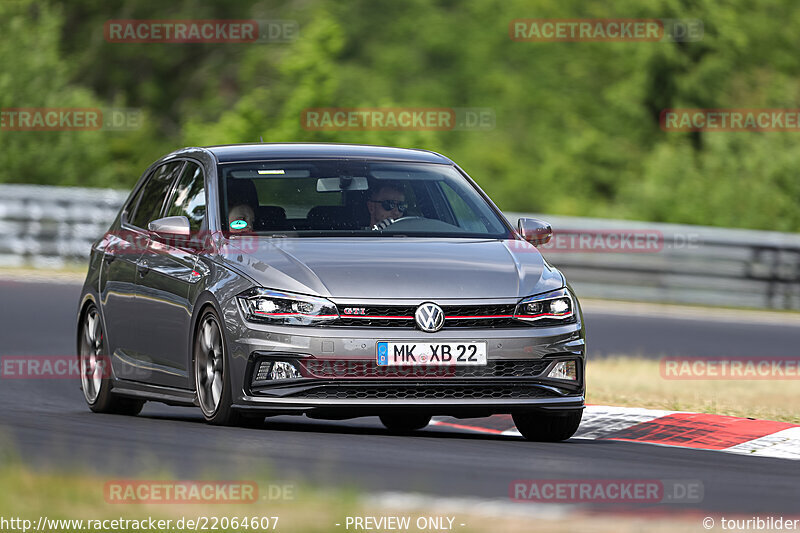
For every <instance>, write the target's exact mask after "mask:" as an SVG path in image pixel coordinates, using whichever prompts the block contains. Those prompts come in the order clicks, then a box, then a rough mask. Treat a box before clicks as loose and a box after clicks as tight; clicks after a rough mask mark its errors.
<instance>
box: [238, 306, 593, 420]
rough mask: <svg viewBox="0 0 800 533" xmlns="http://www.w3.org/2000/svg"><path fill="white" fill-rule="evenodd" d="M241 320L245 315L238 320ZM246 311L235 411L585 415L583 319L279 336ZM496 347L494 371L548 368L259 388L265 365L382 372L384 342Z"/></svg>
mask: <svg viewBox="0 0 800 533" xmlns="http://www.w3.org/2000/svg"><path fill="white" fill-rule="evenodd" d="M234 313H235V315H234ZM238 315H239V313H238V312H237V310H236V309H231V310H230V314H229V313H226V316H228V317H230V318H231V320H226V321H225V322H226V327H227V329H228V331H227V337H228V342H229V350H228V353H229V354H230V356H231V357H230V358H229V360H230V361H231V367H232V368H231V370H232V372H231V380H232V386H233V391H234V395H233V407H234V408H235V409H239V410H248V411H260V412H263V413H265V414H300V413H305V414H308V415H309V416H319V417H325V418H350V417H356V416H367V415H376V414H382V413H386V412H388V411H403V412H408V411H416V412H425V413H428V414H431V415H450V416H488V415H491V414H497V413H513V412H517V411H522V410H576V409H582V408H583V406H584V392H585V386H584V383H585V380H584V375H585V340H584V329H583V327H582V317H581V316H580V315H579V316H578V319H577V321H576V322H574V323H571V324H564V325H558V326H546V327H515V328H505V329H502V328H497V329H458V330H454V329H451V330H442V331H439V332H437V333H434V334H430V333H424V332H422V331H418V330H398V329H391V328H386V329H381V328H344V327H325V328H323V327H303V326H274V325H262V324H253V323H248V322H244V321H243V320H241V317H240V316H238ZM387 340H403V341H408V342H420V341H430V342H448V341H460V340H472V341H474V340H478V341H485V342H486V343H487V350H488V354H487V355H488V361H489V363H490V364H494V363H497V362H508V361H515V362H539V363H540V364H539V366H538V368H540V369H543V370H541V371H540V372H539V373H538V374H533V375H516V374H515V375H505V376H504V375H489V376H486V375H483V376H467V377H464V376H459V375H455V374H454V375H451V376H433V377H430V378H428V377H425V378H424V379H420V377H419V376H418V375H414V376H409V377H403V376H398V377H390V378H387V377H385V376H375V375H372V374H367V376H366V377H356V376H353V375H351V374H343V375H331V376H322V377H320V376H319V375H307V374H304V377H302V378H299V379H291V380H277V381H274V382H269V381H260V382H259V381H255V382H254V379H253V376H254V372H256V371H257V367H258V364H259V362H260V361H262V360H277V361H290V362H295V363H297V362H300V363H301V364H302V362H303V361H316V362H318V363H319V362H329V363H331V364H335V363H337V362H341V361H347V362H349V363H353V362H356V363H359V362H361V363H365V364H369V363H374V361H375V359H376V352H375V346H376V343H377V342H379V341H387ZM565 359H572V360H575V361H576V363H577V370H578V372H577V373H578V375H577V380H574V381H571V380H560V379H552V378H547V377H546V375H547V373H548V371H549V369H551V368H552V365H553V364H555V362H556V361H560V360H565Z"/></svg>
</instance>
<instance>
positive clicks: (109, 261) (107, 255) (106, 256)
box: [103, 252, 117, 265]
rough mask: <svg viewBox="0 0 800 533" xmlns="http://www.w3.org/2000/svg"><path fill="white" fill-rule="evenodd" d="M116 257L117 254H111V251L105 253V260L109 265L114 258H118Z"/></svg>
mask: <svg viewBox="0 0 800 533" xmlns="http://www.w3.org/2000/svg"><path fill="white" fill-rule="evenodd" d="M116 258H117V256H116V255H114V254H111V253H108V252H105V253H103V261H105V262H106V264H107V265H110V264H111V263H113V262H114V259H116Z"/></svg>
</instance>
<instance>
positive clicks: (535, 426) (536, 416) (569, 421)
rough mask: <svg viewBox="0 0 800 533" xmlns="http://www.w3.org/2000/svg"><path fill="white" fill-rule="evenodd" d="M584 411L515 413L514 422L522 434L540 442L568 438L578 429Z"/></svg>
mask: <svg viewBox="0 0 800 533" xmlns="http://www.w3.org/2000/svg"><path fill="white" fill-rule="evenodd" d="M582 416H583V411H569V412H567V413H514V414H513V415H512V417H513V419H514V424H516V426H517V429H518V430H519V432H520V433H522V436H523V437H525V438H526V439H528V440H532V441H538V442H558V441H562V440H567V439H568V438H570V437H571V436H573V435H574V434H575V432H576V431H578V426H579V425H580V423H581V417H582Z"/></svg>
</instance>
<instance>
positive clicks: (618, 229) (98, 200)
mask: <svg viewBox="0 0 800 533" xmlns="http://www.w3.org/2000/svg"><path fill="white" fill-rule="evenodd" d="M127 194H128V193H127V192H126V191H118V190H111V189H83V188H73V187H49V186H37V185H0V266H17V267H21V266H26V265H33V266H36V267H61V266H65V265H70V264H75V263H84V262H85V261H86V258H87V256H88V251H89V248H90V246H91V243H92V242H93V241H94V240H95V239H96V238H97V237H98V236H100V235H102V234H103V232H105V231H106V229H107V228H108V226H109V225H110V223H111V221H112V220H113V219H114V217H115V216H116V213H117V211H118V209H119V207H120V205H122V202H123V201H124V200H125V198H126V197H127ZM506 216H507V217H508V219H509V221H511V222H512V223H513V224H514V225H516V222H517V219H518V218H519V217H520V216H531V217H534V218H541V219H544V220H547V221H548V222H550V223H551V224H552V226H553V228H554V238H553V240H552V241H551V243H550V244H548V245H545V246H541V247H540V250H541V251H542V253H543V255H544V256H545V257H546V258H547V260H548V261H549V262H550V263H552V264H553V265H555V266H557V267H558V268H559V269H561V270H563V272H564V273H565V274H566V275H567V277H568V278H569V280H570V282H571V283H572V285H573V288H574V289H575V291H576V292H577V293H578V295H579V296H585V297H593V298H611V299H621V300H638V301H658V302H674V303H686V304H701V305H719V306H732V307H753V308H769V309H795V310H800V234H792V233H779V232H768V231H753V230H737V229H724V228H712V227H703V226H688V225H677V224H655V223H646V222H633V221H622V220H606V219H591V218H582V217H561V216H550V215H543V214H538V215H537V214H533V215H528V214H526V215H522V214H520V213H506ZM581 239H583V240H581ZM637 243H638V245H641V246H639V247H637V246H636V245H637ZM626 246H627V247H626Z"/></svg>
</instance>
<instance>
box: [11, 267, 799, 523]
mask: <svg viewBox="0 0 800 533" xmlns="http://www.w3.org/2000/svg"><path fill="white" fill-rule="evenodd" d="M78 291H79V287H78V286H77V285H60V284H53V283H43V284H36V283H17V282H11V281H0V345H1V346H2V348H0V355H60V354H70V353H73V351H74V347H73V339H74V313H75V306H76V303H77V298H78ZM586 322H587V339H588V345H589V348H590V357H592V356H600V355H607V354H613V353H627V354H638V355H644V356H648V357H659V356H661V355H685V356H693V355H709V356H711V355H746V356H758V355H760V356H785V355H793V354H794V353H796V347H797V344H798V343H797V341H798V339H800V328H798V327H796V326H791V325H786V324H774V325H772V324H764V323H758V324H755V323H750V322H749V321H747V320H746V319H744V320H743V321H740V322H738V323H737V322H736V321H724V322H722V321H715V320H708V321H704V320H702V319H697V318H694V319H691V320H688V319H684V318H656V317H648V316H641V315H639V316H633V317H631V316H625V315H624V314H622V313H616V314H606V313H602V312H601V313H597V312H595V311H590V312H587V313H586ZM0 402H1V403H0V438H2V439H3V442H2V444H1V445H0V447H2V448H3V449H10V448H13V449H16V450H17V451H18V452H19V454H20V455H21V456H22V458H23V459H24V460H25V461H26V462H27V463H29V464H32V465H36V466H39V467H47V466H56V467H60V468H63V467H67V468H69V469H72V470H73V471H86V472H93V473H98V474H100V475H102V476H107V477H109V478H111V477H119V476H133V475H136V476H141V475H147V474H148V473H150V474H154V473H159V472H163V471H165V470H167V471H169V472H171V473H173V474H174V475H176V476H179V477H182V478H186V479H200V478H206V477H218V478H223V479H235V478H237V476H238V478H240V479H249V478H248V476H251V477H252V475H253V473H254V472H269V473H270V474H271V475H273V476H275V478H276V479H278V478H279V479H283V480H287V481H296V480H301V481H305V482H312V483H315V484H321V485H325V486H336V487H342V486H348V487H356V488H359V489H362V490H365V491H367V492H369V493H377V492H388V491H392V492H394V491H401V492H422V493H427V494H431V495H440V496H447V497H481V498H491V499H496V500H498V501H506V502H508V501H509V500H508V488H509V483H511V482H512V481H513V480H519V479H571V480H575V479H609V478H616V479H679V480H699V481H701V482H702V483H703V486H704V498H703V501H702V502H701V503H699V504H696V505H694V506H688V505H682V504H662V505H660V506H658V510H659V511H660V512H666V513H671V512H673V511H674V512H679V511H690V512H691V511H696V512H701V513H709V514H714V513H717V514H725V513H727V514H733V513H736V514H757V515H761V516H764V515H776V516H777V515H784V516H789V515H798V514H800V503H798V502H800V484H798V482H797V479H798V476H799V475H800V461H790V460H784V459H771V458H756V457H747V456H740V455H733V454H724V453H718V452H713V451H701V450H691V449H682V448H672V447H664V446H654V445H647V444H639V443H631V442H618V441H602V440H584V439H573V440H571V441H569V442H566V443H558V444H541V443H530V442H527V441H525V440H523V439H521V438H518V437H512V436H495V435H478V434H468V433H465V432H459V431H458V430H454V429H448V428H442V427H436V428H429V429H426V430H424V431H422V432H419V433H418V434H417V435H415V436H410V437H400V436H394V435H390V434H389V433H387V432H386V431H385V430H383V429H382V426H381V425H380V423H379V422H378V421H377V419H372V418H361V419H355V420H352V421H344V422H326V421H313V420H308V419H305V418H298V417H294V418H293V417H276V418H270V419H267V421H266V423H265V424H264V427H263V428H262V429H243V428H219V427H210V426H207V425H205V424H204V423H203V421H202V418H201V416H200V414H199V411H197V410H194V409H186V408H174V407H168V406H164V405H161V404H157V403H148V404H147V405H146V406H145V409H144V411H143V412H142V414H141V415H140V416H138V417H135V418H130V417H122V416H114V415H98V414H93V413H91V412H89V410H88V409H87V408H86V406H85V405H84V401H83V398H82V395H81V393H80V391H79V389H78V384H77V383H76V382H74V381H71V380H60V379H38V380H31V379H28V380H12V379H3V380H0ZM520 505H524V504H520ZM608 509H609V510H615V509H616V508H613V507H612V508H608Z"/></svg>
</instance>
